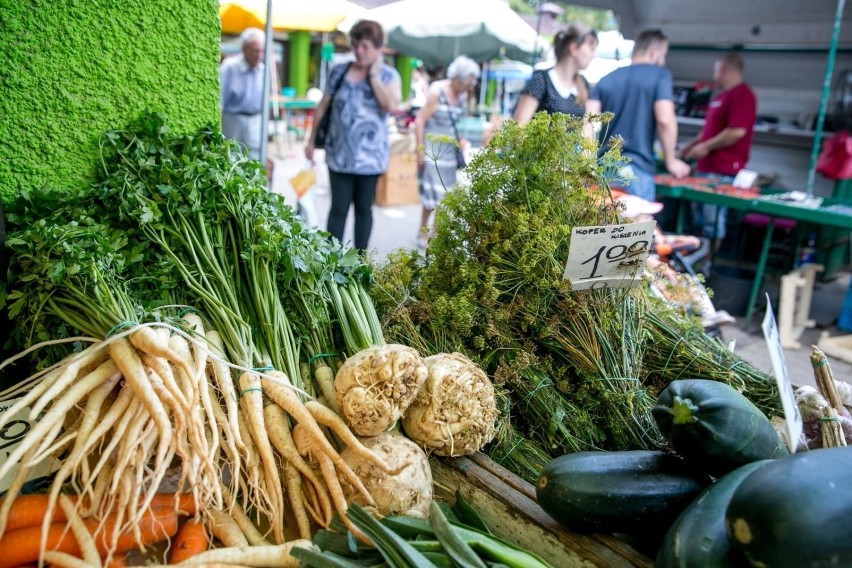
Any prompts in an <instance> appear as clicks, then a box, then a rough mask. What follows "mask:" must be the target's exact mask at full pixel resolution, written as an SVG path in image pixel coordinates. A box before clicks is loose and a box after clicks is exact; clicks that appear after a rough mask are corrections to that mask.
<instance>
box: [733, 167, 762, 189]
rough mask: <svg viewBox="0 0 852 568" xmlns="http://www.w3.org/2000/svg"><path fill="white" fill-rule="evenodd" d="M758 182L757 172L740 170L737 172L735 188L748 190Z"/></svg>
mask: <svg viewBox="0 0 852 568" xmlns="http://www.w3.org/2000/svg"><path fill="white" fill-rule="evenodd" d="M756 180H757V172H756V171H754V170H740V171H738V172H737V175H736V177H735V178H734V183H732V184H731V185H733V186H734V187H743V188H746V189H748V188H749V187H751V186H753V185H754V182H755V181H756Z"/></svg>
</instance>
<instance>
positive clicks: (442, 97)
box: [438, 89, 461, 144]
mask: <svg viewBox="0 0 852 568" xmlns="http://www.w3.org/2000/svg"><path fill="white" fill-rule="evenodd" d="M438 100H439V101H440V102H441V104H444V105H447V114H449V115H450V124H452V125H453V133H454V134H455V135H456V142H458V143H459V144H461V138H460V137H459V129H458V128H457V127H456V119H455V117H454V116H453V109H452V108H450V107H451V106H452V105H450V102H449V101H448V100H447V96H446V95H445V94H444V89H441V92H440V94H439V95H438Z"/></svg>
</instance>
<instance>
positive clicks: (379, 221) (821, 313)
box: [270, 144, 852, 385]
mask: <svg viewBox="0 0 852 568" xmlns="http://www.w3.org/2000/svg"><path fill="white" fill-rule="evenodd" d="M318 154H321V152H318ZM270 156H271V157H272V158H273V159H274V160H275V164H276V165H275V175H274V179H273V189H274V190H275V191H276V192H278V193H281V194H283V195H284V196H285V197H286V199H287V201H288V202H289V203H295V202H296V196H295V194H294V193H293V190H292V187H291V186H290V183H289V181H288V180H289V179H290V177H292V176H293V175H295V174H296V173H297V172H298V171H299V170H300V169H302V168H305V167H306V166H308V162H307V161H306V160H305V159H304V156H303V155H302V154H301V147H300V146H297V145H295V144H294V145H292V146H290V147H284V148H281V149H279V150H278V151H277V152H276V150H275V148H273V147H271V148H270ZM316 171H317V185H316V187H314V188H313V189H312V190H311V192H310V193H309V197H308V198H307V199H305V204H306V205H307V210H308V216H309V219H310V220H312V221H313V222H314V223H315V224H316V225H317V226H319V227H322V228H325V221H326V218H327V215H328V208H329V186H328V173H327V170H326V169H325V166H324V163H323V162H322V156H321V155H320V156H318V164H317V169H316ZM311 193H312V194H313V195H311ZM373 215H374V223H373V233H372V237H371V240H370V249H371V250H373V252H374V254H375V256H376V257H377V258H383V257H384V256H385V255H387V254H388V253H389V252H391V251H393V250H396V249H398V248H400V247H415V246H416V244H417V241H416V236H417V230H418V226H419V222H420V221H419V220H420V205H419V204H411V205H401V206H396V207H379V206H374V208H373ZM351 238H352V214H351V213H350V215H349V219H348V221H347V226H346V233H345V235H344V239H345V240H351ZM849 285H850V274H849V273H845V274H843V275H842V276H840V277H838V278H836V279H834V280H833V281H831V282H818V283H817V285H816V287H815V290H814V301H813V304H812V308H811V318H812V319H814V320H815V321H816V323H817V327H816V328H814V329H808V330H805V332H804V333H803V335H802V338H801V344H802V347H801V348H800V349H786V350H785V359H786V362H787V367H788V371H789V376H790V378H791V380H792V381H793V383H794V384H797V385H804V384H813V373H812V370H811V365H810V359H809V358H808V356H809V354H810V346H811V345H812V344H814V343H816V341H817V340H818V339H819V337H820V335H821V334H823V333H827V334H829V335H830V336H832V337H833V336H839V335H844V332H842V331H840V330H838V329H837V328H836V327H835V326H834V324H835V323H836V320H837V317H838V315H839V314H840V308H841V306H842V304H843V299H844V295H845V293H846V290H847V289H848V287H849ZM765 290H766V291H767V292H769V293H770V296H771V297H773V298H777V297H778V294H777V290H778V282H777V281H775V282H772V281H768V282H767V285H766V288H765ZM775 309H776V313H777V309H778V306H775ZM763 316H764V313H763V312H759V313H757V314H755V316H754V317H753V318H752V320H753V321H752V323H751V326H749V328H748V329H744V328H743V322H742V318H738V320H737V323H736V324H731V325H727V326H725V327H724V328H723V333H722V335H723V338H724V339H725V341H726V342H729V341H734V342H735V350H736V351H737V352H738V353H739V354H740V355H742V356H743V357H744V358H745V359H746V360H748V361H750V362H751V363H752V364H754V365H755V366H757V367H758V368H760V369H763V370H766V371H771V366H772V365H771V362H770V359H769V351H768V349H767V346H766V342H765V341H764V339H763V334H762V331H761V328H760V322H761V321H762V319H763ZM831 364H832V370H833V371H834V376H835V378H836V379H838V380H845V381H848V382H852V364H848V363H844V362H842V361H839V360H836V359H832V360H831Z"/></svg>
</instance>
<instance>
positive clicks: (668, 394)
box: [651, 379, 788, 477]
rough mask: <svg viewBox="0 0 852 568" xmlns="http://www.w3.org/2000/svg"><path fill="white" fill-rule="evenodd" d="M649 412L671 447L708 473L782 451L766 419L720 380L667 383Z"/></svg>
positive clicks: (715, 474)
mask: <svg viewBox="0 0 852 568" xmlns="http://www.w3.org/2000/svg"><path fill="white" fill-rule="evenodd" d="M651 413H652V414H653V416H654V419H655V420H656V422H657V426H658V427H659V428H660V432H661V433H662V434H663V436H664V437H665V438H666V439H667V440H668V441H669V443H670V444H671V446H672V448H673V449H674V451H675V452H676V453H677V454H678V455H680V456H683V457H684V459H686V460H688V461H690V462H691V463H694V464H695V465H696V466H697V467H700V468H701V469H702V470H703V471H706V472H707V473H708V474H710V475H712V476H713V477H721V476H722V475H725V474H726V473H728V472H730V471H733V470H735V469H737V468H738V467H740V466H743V465H745V464H747V463H751V462H754V461H758V460H766V459H773V458H778V457H782V456H786V455H788V453H787V448H786V446H785V445H784V442H783V441H782V440H781V437H780V436H779V435H778V433H777V432H776V431H775V428H773V427H772V423H771V422H770V421H769V419H768V418H767V417H766V416H765V415H764V414H763V413H762V412H761V411H760V409H758V408H757V407H756V406H755V405H754V404H752V403H751V401H749V400H748V399H747V398H746V397H744V396H743V395H742V394H740V393H738V392H737V391H736V390H735V389H734V388H733V387H731V386H729V385H726V384H725V383H721V382H718V381H710V380H706V379H685V380H679V381H672V382H671V383H669V385H668V386H667V387H666V388H665V389H664V390H663V392H661V393H660V396H659V398H658V399H657V404H656V406H655V407H654V408H653V409H652V410H651Z"/></svg>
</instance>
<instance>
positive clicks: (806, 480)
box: [725, 447, 852, 568]
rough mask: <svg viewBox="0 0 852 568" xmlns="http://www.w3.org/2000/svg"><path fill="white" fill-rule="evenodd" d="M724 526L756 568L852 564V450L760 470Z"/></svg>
mask: <svg viewBox="0 0 852 568" xmlns="http://www.w3.org/2000/svg"><path fill="white" fill-rule="evenodd" d="M725 527H726V529H727V532H728V538H729V539H730V542H731V546H732V547H734V548H736V549H738V550H740V551H742V553H743V554H744V555H745V557H746V559H747V560H748V561H749V563H750V564H751V565H752V566H763V567H766V568H773V567H775V566H791V567H793V566H794V567H795V568H817V567H820V568H821V567H827V566H838V567H840V566H852V447H842V448H824V449H818V450H811V451H808V452H803V453H800V454H795V455H792V456H789V457H786V458H782V459H778V460H774V461H773V462H771V463H769V464H767V465H765V466H764V467H762V468H760V469H758V470H757V471H755V472H754V473H752V474H751V475H749V476H748V477H747V478H746V479H745V481H743V482H742V483H741V484H740V486H739V487H738V488H737V490H736V491H735V492H734V495H733V497H731V502H730V504H729V505H728V510H727V513H726V515H725Z"/></svg>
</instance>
